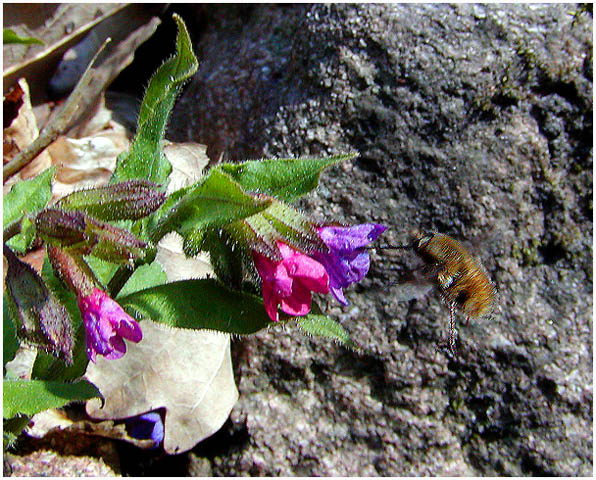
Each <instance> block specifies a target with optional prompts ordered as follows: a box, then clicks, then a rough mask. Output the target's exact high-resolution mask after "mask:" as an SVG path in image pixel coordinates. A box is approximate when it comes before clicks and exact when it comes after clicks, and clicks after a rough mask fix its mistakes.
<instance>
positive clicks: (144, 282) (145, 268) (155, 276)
mask: <svg viewBox="0 0 596 480" xmlns="http://www.w3.org/2000/svg"><path fill="white" fill-rule="evenodd" d="M167 281H168V277H167V275H166V273H165V272H164V271H163V269H162V268H161V265H160V264H159V262H153V263H151V264H149V265H141V266H140V267H139V268H137V269H136V270H135V272H134V273H133V274H132V276H131V277H130V278H129V279H128V281H127V282H126V283H125V284H124V287H122V290H120V293H119V294H118V298H119V297H124V296H126V295H131V294H133V293H134V292H138V291H139V290H143V289H146V288H150V287H156V286H157V285H162V284H164V283H167Z"/></svg>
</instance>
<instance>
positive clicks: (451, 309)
mask: <svg viewBox="0 0 596 480" xmlns="http://www.w3.org/2000/svg"><path fill="white" fill-rule="evenodd" d="M449 317H450V318H449V349H450V350H451V353H453V356H454V357H457V349H456V348H455V333H456V332H455V303H450V304H449Z"/></svg>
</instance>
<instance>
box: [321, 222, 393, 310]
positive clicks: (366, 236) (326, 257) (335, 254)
mask: <svg viewBox="0 0 596 480" xmlns="http://www.w3.org/2000/svg"><path fill="white" fill-rule="evenodd" d="M385 230H387V227H386V226H385V225H378V224H376V223H364V224H362V225H354V226H351V227H339V226H326V227H319V228H317V232H318V233H319V236H320V237H321V240H323V243H325V245H327V247H328V248H329V252H315V253H314V254H313V255H312V257H313V258H314V259H315V260H317V261H318V262H319V263H321V264H322V265H323V266H324V267H325V270H327V273H328V274H329V287H330V289H331V293H332V294H333V296H334V297H335V298H336V299H337V301H338V302H339V303H341V304H343V305H348V302H347V300H346V298H345V297H344V294H343V291H342V289H343V288H346V287H347V286H348V285H350V284H351V283H355V282H359V281H360V280H362V279H363V278H364V276H365V275H366V274H367V273H368V269H369V267H370V257H369V255H368V252H367V251H366V250H365V249H364V247H365V246H367V245H368V244H369V243H371V242H373V241H375V240H376V239H377V237H378V236H379V235H381V233H383V232H384V231H385Z"/></svg>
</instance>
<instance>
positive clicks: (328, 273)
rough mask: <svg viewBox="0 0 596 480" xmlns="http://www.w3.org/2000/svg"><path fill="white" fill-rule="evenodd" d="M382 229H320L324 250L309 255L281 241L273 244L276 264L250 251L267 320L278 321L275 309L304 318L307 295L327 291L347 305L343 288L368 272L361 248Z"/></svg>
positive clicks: (367, 259) (374, 226) (309, 297)
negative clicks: (276, 250)
mask: <svg viewBox="0 0 596 480" xmlns="http://www.w3.org/2000/svg"><path fill="white" fill-rule="evenodd" d="M386 229H387V227H385V226H384V225H377V224H374V223H366V224H362V225H354V226H351V227H341V226H324V227H320V228H318V229H317V233H318V234H319V237H320V238H321V240H322V241H323V243H324V244H325V245H326V246H327V248H328V251H327V252H315V253H313V254H312V255H310V256H309V255H306V254H304V253H301V252H299V251H297V250H294V249H293V248H292V247H290V246H289V245H286V244H285V243H283V242H278V243H277V245H278V248H279V251H280V253H281V260H280V261H273V260H271V259H270V258H268V257H265V256H263V255H261V254H260V253H257V252H253V258H254V261H255V266H256V268H257V271H258V272H259V275H260V276H261V279H262V281H263V286H262V289H263V301H264V303H265V310H266V311H267V314H268V315H269V317H270V318H271V319H272V320H273V321H278V319H279V313H278V310H277V308H278V306H279V307H280V308H281V310H282V312H284V313H287V314H288V315H293V316H302V315H306V314H307V313H308V312H310V307H311V303H312V293H311V292H317V293H329V292H331V293H332V294H333V296H334V297H335V298H336V299H337V301H338V302H340V303H341V304H343V305H347V304H348V302H347V301H346V299H345V297H344V294H343V289H344V288H346V287H347V286H348V285H350V284H352V283H355V282H359V281H360V280H362V279H363V278H364V276H365V275H366V274H367V273H368V269H369V266H370V257H369V255H368V252H367V251H366V250H365V248H364V247H366V246H367V245H368V244H369V243H371V242H373V241H374V240H376V238H377V237H378V236H379V235H381V233H383V232H384V231H385V230H386Z"/></svg>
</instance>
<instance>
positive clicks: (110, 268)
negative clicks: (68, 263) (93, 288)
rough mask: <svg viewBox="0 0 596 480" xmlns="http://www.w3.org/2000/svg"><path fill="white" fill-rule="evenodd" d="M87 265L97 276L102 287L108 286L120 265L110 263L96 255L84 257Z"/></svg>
mask: <svg viewBox="0 0 596 480" xmlns="http://www.w3.org/2000/svg"><path fill="white" fill-rule="evenodd" d="M84 258H85V261H86V262H87V265H89V268H91V270H92V271H93V273H94V274H95V277H96V278H97V279H98V280H99V281H100V282H101V284H102V285H107V284H108V282H109V281H110V279H111V278H112V276H113V275H114V273H116V270H118V267H119V264H117V263H113V262H108V261H107V260H104V259H103V258H99V257H96V256H95V255H87V256H85V257H84Z"/></svg>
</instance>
